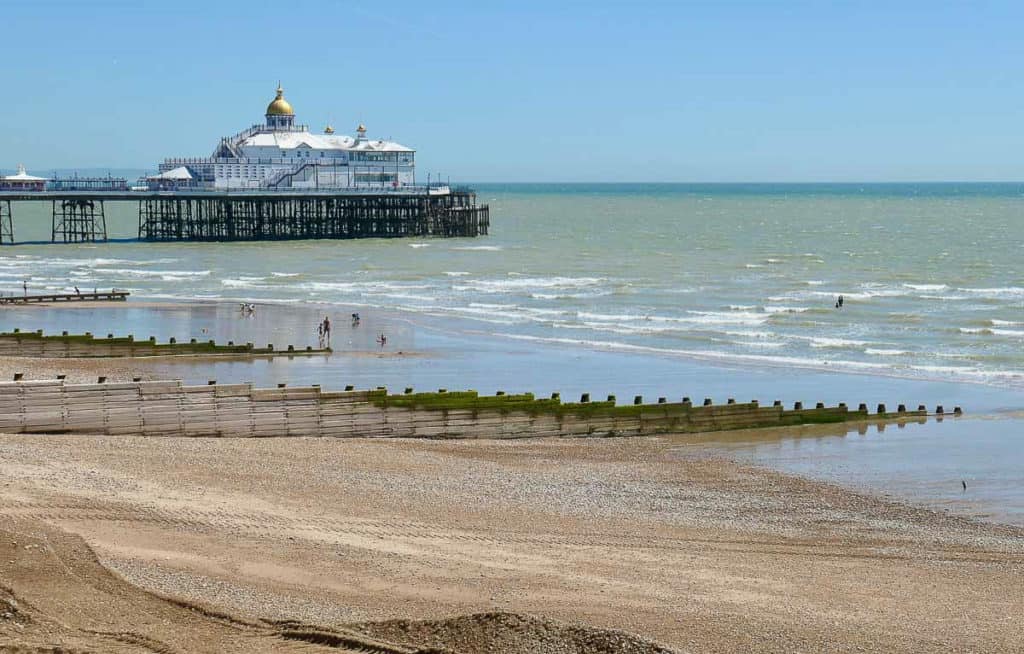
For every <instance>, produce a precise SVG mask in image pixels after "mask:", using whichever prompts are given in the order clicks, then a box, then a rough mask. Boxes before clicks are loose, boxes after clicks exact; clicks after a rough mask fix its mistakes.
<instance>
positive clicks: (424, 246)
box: [407, 243, 431, 248]
mask: <svg viewBox="0 0 1024 654" xmlns="http://www.w3.org/2000/svg"><path fill="white" fill-rule="evenodd" d="M407 245H408V246H409V247H411V248H429V247H430V245H431V244H430V243H407Z"/></svg>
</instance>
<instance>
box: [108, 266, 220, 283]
mask: <svg viewBox="0 0 1024 654" xmlns="http://www.w3.org/2000/svg"><path fill="white" fill-rule="evenodd" d="M96 272H98V273H104V274H111V275H126V276H128V277H159V278H161V279H163V280H165V281H170V280H173V279H178V278H181V279H190V278H195V277H208V276H209V275H210V273H211V272H212V271H210V270H139V269H138V268H97V269H96Z"/></svg>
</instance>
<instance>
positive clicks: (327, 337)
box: [323, 316, 331, 347]
mask: <svg viewBox="0 0 1024 654" xmlns="http://www.w3.org/2000/svg"><path fill="white" fill-rule="evenodd" d="M323 329H324V341H325V343H326V345H327V347H330V346H331V319H330V318H328V317H327V316H324V322H323Z"/></svg>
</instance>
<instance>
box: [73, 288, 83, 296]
mask: <svg viewBox="0 0 1024 654" xmlns="http://www.w3.org/2000/svg"><path fill="white" fill-rule="evenodd" d="M75 295H77V296H78V297H82V291H80V290H78V287H77V286H76V287H75Z"/></svg>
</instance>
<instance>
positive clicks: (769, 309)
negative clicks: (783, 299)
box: [762, 305, 809, 313]
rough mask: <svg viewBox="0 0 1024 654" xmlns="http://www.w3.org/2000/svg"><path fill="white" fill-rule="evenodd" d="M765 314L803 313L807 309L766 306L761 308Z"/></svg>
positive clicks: (807, 308)
mask: <svg viewBox="0 0 1024 654" xmlns="http://www.w3.org/2000/svg"><path fill="white" fill-rule="evenodd" d="M762 308H763V309H764V312H765V313H804V312H805V311H808V310H809V307H784V306H772V305H768V306H765V307H762Z"/></svg>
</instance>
